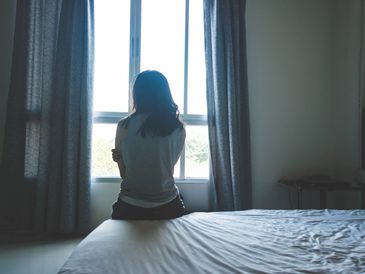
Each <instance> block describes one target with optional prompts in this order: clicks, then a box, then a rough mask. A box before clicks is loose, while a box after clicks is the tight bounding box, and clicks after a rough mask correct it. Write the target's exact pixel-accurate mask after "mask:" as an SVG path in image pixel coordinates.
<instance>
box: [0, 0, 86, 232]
mask: <svg viewBox="0 0 365 274" xmlns="http://www.w3.org/2000/svg"><path fill="white" fill-rule="evenodd" d="M92 72H93V0H77V1H68V0H18V3H17V14H16V26H15V37H14V54H13V65H12V76H11V86H10V91H9V101H8V105H7V120H6V132H5V140H4V153H3V161H2V168H1V199H2V201H1V202H0V203H1V219H0V224H1V227H2V229H7V230H24V229H26V230H29V229H30V230H33V231H40V232H56V233H74V232H79V233H83V232H87V231H88V230H89V194H90V143H91V126H92V120H91V119H92V86H91V85H92Z"/></svg>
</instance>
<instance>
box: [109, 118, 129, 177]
mask: <svg viewBox="0 0 365 274" xmlns="http://www.w3.org/2000/svg"><path fill="white" fill-rule="evenodd" d="M126 134H127V129H126V128H124V127H123V126H122V123H121V122H119V123H118V126H117V133H116V136H115V148H114V149H112V157H113V161H114V162H116V163H117V164H118V169H119V174H120V177H122V178H125V175H126V170H125V165H124V161H123V154H122V142H123V139H124V137H125V136H126Z"/></svg>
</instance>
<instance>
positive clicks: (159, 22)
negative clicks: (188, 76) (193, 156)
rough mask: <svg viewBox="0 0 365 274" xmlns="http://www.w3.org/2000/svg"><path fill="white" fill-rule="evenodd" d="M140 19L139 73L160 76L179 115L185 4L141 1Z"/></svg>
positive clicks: (181, 104) (169, 0) (182, 93)
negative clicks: (145, 72) (158, 72)
mask: <svg viewBox="0 0 365 274" xmlns="http://www.w3.org/2000/svg"><path fill="white" fill-rule="evenodd" d="M141 16H142V22H141V71H143V70H147V69H153V70H158V71H160V72H162V73H163V74H164V75H165V76H166V77H167V80H168V81H169V84H170V88H171V92H172V95H173V97H174V100H175V102H176V103H177V104H178V106H179V109H180V111H181V112H182V110H183V109H184V105H183V101H184V100H183V99H184V45H185V44H184V43H185V42H184V41H185V0H174V1H171V0H144V1H142V13H141Z"/></svg>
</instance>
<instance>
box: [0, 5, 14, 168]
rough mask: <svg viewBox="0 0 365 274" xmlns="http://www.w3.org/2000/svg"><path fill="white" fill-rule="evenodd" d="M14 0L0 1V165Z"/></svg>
mask: <svg viewBox="0 0 365 274" xmlns="http://www.w3.org/2000/svg"><path fill="white" fill-rule="evenodd" d="M15 8H16V0H1V1H0V165H1V161H2V157H1V156H2V148H3V147H2V146H3V140H4V125H5V113H6V102H7V98H8V92H9V84H10V69H11V57H12V51H13V35H14V26H15Z"/></svg>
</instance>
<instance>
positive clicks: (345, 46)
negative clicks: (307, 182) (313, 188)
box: [332, 0, 361, 208]
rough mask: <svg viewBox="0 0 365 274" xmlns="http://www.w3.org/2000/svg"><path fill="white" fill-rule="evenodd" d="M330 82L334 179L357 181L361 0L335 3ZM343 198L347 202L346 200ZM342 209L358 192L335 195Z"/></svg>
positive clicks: (353, 201) (354, 203) (354, 200)
mask: <svg viewBox="0 0 365 274" xmlns="http://www.w3.org/2000/svg"><path fill="white" fill-rule="evenodd" d="M335 16H336V21H335V39H334V45H335V47H334V61H335V65H334V81H333V109H332V113H333V119H332V129H333V151H334V154H333V157H334V166H333V168H334V173H335V175H336V177H340V178H344V179H349V180H357V179H358V177H359V175H360V174H359V169H360V138H359V137H360V108H359V102H360V98H359V90H360V86H359V83H360V81H359V60H360V37H361V31H360V24H361V1H360V0H350V1H349V0H337V1H336V11H335ZM346 197H347V199H346ZM335 199H336V202H337V203H335V202H333V203H332V204H333V205H335V204H340V203H339V202H338V201H341V206H342V207H345V208H351V207H356V206H358V205H359V200H360V195H359V193H354V192H349V193H347V195H346V196H345V199H344V195H341V193H337V195H335Z"/></svg>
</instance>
